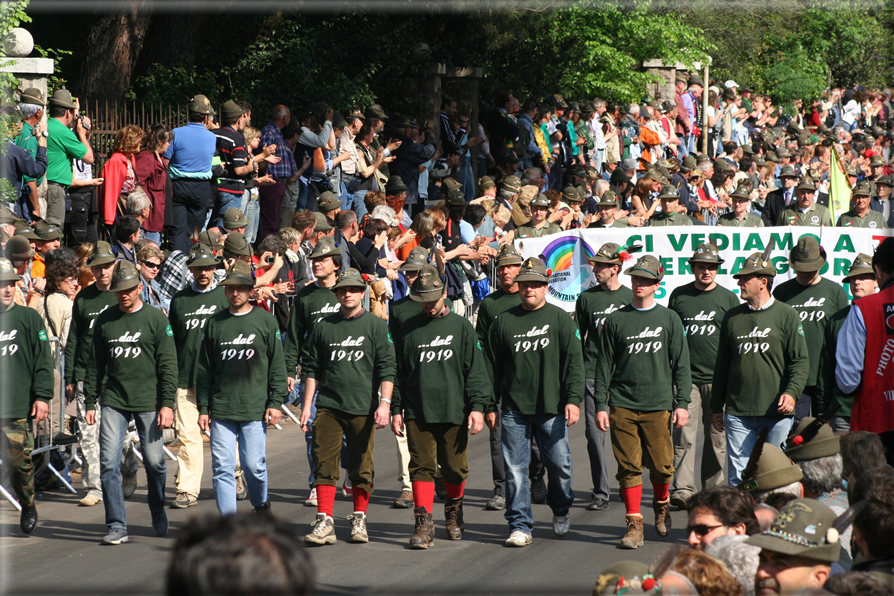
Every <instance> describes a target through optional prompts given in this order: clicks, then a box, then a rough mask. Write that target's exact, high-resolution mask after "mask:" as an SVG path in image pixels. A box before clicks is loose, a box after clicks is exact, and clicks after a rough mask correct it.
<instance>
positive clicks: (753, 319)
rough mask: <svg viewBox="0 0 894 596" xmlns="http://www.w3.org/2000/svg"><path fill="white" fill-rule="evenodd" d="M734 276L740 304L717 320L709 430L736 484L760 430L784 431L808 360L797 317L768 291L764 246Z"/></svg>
mask: <svg viewBox="0 0 894 596" xmlns="http://www.w3.org/2000/svg"><path fill="white" fill-rule="evenodd" d="M733 277H734V278H735V279H736V280H737V282H738V285H739V296H740V298H741V299H742V300H743V301H744V304H740V305H739V306H736V307H735V308H733V309H731V310H730V311H729V312H727V313H726V316H725V317H724V318H723V322H722V323H721V325H720V344H719V346H718V349H717V360H716V363H715V365H714V383H713V387H712V393H711V412H712V421H713V424H714V428H716V429H717V430H719V431H724V430H725V431H726V441H727V446H726V450H727V462H728V466H727V469H728V474H729V483H730V484H732V485H733V486H736V485H738V484H739V483H740V482H741V480H742V471H743V470H744V469H745V464H746V463H747V462H748V457H749V454H750V453H751V450H752V448H753V446H754V444H755V442H756V441H757V437H758V435H759V434H760V432H761V431H762V430H763V429H764V428H767V427H769V428H770V431H769V435H768V438H767V442H768V443H772V444H774V445H780V444H782V441H784V440H785V438H786V437H787V436H788V432H789V430H790V429H791V427H792V417H793V415H794V411H795V402H796V400H797V398H798V397H799V396H800V395H801V394H802V393H803V391H804V387H806V385H807V378H808V375H809V373H810V362H809V357H808V352H807V342H806V341H805V339H804V328H803V327H802V326H801V319H800V316H799V315H798V313H797V312H796V311H795V309H794V308H792V307H791V306H789V305H787V304H784V303H783V302H781V301H779V300H776V299H775V298H774V297H773V296H772V295H771V293H770V292H771V290H772V288H773V280H774V278H775V277H776V267H775V266H774V265H773V263H772V262H771V261H770V258H769V251H766V252H765V253H763V254H762V253H759V252H756V253H754V254H752V255H750V256H749V257H748V258H747V259H746V260H745V265H744V266H743V267H742V269H741V270H740V271H739V272H738V273H737V274H735V275H733Z"/></svg>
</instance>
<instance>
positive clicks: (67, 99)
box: [49, 89, 78, 110]
mask: <svg viewBox="0 0 894 596" xmlns="http://www.w3.org/2000/svg"><path fill="white" fill-rule="evenodd" d="M49 104H50V107H51V108H65V109H67V110H76V109H78V107H77V106H76V105H75V103H74V99H73V98H72V97H71V91H69V90H68V89H56V90H55V91H53V97H51V98H50V101H49Z"/></svg>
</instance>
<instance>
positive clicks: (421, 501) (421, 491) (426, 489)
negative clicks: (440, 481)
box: [413, 481, 450, 513]
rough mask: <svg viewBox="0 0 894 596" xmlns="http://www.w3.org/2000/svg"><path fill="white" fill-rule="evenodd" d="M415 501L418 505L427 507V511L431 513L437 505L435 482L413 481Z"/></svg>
mask: <svg viewBox="0 0 894 596" xmlns="http://www.w3.org/2000/svg"><path fill="white" fill-rule="evenodd" d="M448 490H450V489H448ZM413 502H414V504H415V505H416V507H425V511H426V513H431V512H432V509H433V508H434V506H435V483H434V482H421V481H420V482H413Z"/></svg>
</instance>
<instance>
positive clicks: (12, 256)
mask: <svg viewBox="0 0 894 596" xmlns="http://www.w3.org/2000/svg"><path fill="white" fill-rule="evenodd" d="M4 254H5V255H6V258H7V259H9V260H10V261H27V260H28V259H30V258H31V257H33V256H34V249H33V248H31V242H30V241H29V240H28V239H27V238H25V237H24V236H21V235H16V236H13V237H12V238H10V239H9V240H7V241H6V248H4Z"/></svg>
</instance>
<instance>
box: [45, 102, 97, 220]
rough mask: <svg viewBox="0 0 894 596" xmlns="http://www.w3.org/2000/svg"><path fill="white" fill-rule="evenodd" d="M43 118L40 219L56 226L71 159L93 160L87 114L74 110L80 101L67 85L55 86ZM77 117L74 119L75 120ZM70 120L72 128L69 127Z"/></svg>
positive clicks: (62, 215)
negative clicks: (43, 207)
mask: <svg viewBox="0 0 894 596" xmlns="http://www.w3.org/2000/svg"><path fill="white" fill-rule="evenodd" d="M49 105H50V119H49V120H48V121H47V133H48V134H49V137H48V138H47V162H48V165H47V211H46V216H45V217H44V219H45V220H46V221H47V223H49V224H52V225H54V226H56V227H58V228H61V227H62V224H63V223H64V221H65V205H66V202H67V197H68V189H69V187H70V186H71V181H72V165H71V160H73V159H78V160H81V161H82V162H84V163H85V164H93V149H92V148H91V147H90V138H89V136H90V132H89V130H90V126H91V124H90V118H88V117H87V116H84V115H81V114H79V113H78V112H79V111H80V109H81V104H80V102H79V101H78V98H77V97H72V96H71V92H69V91H68V90H67V89H57V90H56V91H55V92H54V93H53V97H51V98H50V101H49ZM76 120H77V121H76ZM72 124H74V132H72V130H71V127H72Z"/></svg>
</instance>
